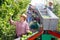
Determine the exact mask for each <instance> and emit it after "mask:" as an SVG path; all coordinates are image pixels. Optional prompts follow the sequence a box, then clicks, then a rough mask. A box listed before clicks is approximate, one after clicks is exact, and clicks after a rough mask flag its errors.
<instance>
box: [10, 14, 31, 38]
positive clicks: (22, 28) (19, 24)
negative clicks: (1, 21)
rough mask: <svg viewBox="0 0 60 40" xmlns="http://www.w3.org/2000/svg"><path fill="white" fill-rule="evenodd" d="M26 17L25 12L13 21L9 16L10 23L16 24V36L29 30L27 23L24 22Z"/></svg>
mask: <svg viewBox="0 0 60 40" xmlns="http://www.w3.org/2000/svg"><path fill="white" fill-rule="evenodd" d="M26 18H27V16H26V15H25V14H23V15H21V16H20V21H13V20H12V18H10V23H11V24H13V25H15V26H16V34H17V37H21V36H22V35H24V34H26V33H28V31H30V30H29V29H30V28H29V25H28V23H27V22H26Z"/></svg>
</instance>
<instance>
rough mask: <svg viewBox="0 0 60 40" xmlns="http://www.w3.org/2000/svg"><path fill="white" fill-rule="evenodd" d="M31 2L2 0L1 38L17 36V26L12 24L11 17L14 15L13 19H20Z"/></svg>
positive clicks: (5, 39) (8, 39) (0, 1)
mask: <svg viewBox="0 0 60 40" xmlns="http://www.w3.org/2000/svg"><path fill="white" fill-rule="evenodd" d="M29 2H30V1H29V0H0V40H13V39H14V38H15V35H16V34H15V27H14V26H13V25H10V23H9V19H10V17H11V16H12V18H13V20H15V21H16V20H19V18H20V15H21V14H22V13H25V11H26V7H27V5H28V4H29Z"/></svg>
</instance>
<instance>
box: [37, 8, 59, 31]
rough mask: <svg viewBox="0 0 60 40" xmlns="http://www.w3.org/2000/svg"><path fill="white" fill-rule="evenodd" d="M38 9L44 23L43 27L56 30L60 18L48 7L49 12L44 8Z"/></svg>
mask: <svg viewBox="0 0 60 40" xmlns="http://www.w3.org/2000/svg"><path fill="white" fill-rule="evenodd" d="M38 11H39V13H40V20H41V23H42V25H43V29H44V30H56V28H57V24H58V19H59V18H58V17H57V16H56V15H55V14H54V13H52V11H50V10H49V9H48V8H47V9H46V11H47V12H45V11H44V10H40V9H39V8H38Z"/></svg>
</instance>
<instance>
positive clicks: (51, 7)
mask: <svg viewBox="0 0 60 40" xmlns="http://www.w3.org/2000/svg"><path fill="white" fill-rule="evenodd" d="M48 8H49V9H50V10H51V11H53V2H49V6H48Z"/></svg>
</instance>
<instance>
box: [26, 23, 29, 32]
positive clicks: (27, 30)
mask: <svg viewBox="0 0 60 40" xmlns="http://www.w3.org/2000/svg"><path fill="white" fill-rule="evenodd" d="M29 31H30V28H29V25H28V23H27V24H26V32H29Z"/></svg>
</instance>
